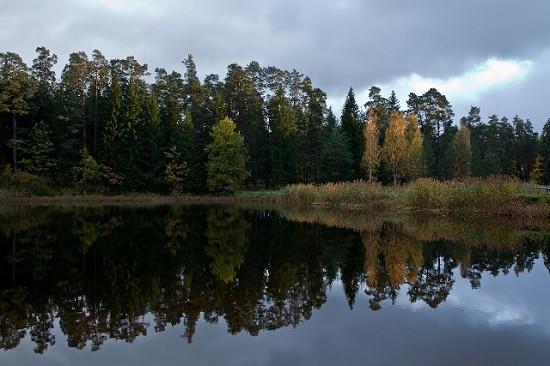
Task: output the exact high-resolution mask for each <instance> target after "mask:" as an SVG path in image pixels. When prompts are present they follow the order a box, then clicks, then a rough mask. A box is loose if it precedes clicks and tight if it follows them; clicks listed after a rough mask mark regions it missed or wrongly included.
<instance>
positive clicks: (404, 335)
mask: <svg viewBox="0 0 550 366" xmlns="http://www.w3.org/2000/svg"><path fill="white" fill-rule="evenodd" d="M547 226H548V225H547V223H544V222H542V223H540V222H529V223H525V222H518V221H513V222H511V221H507V220H496V221H495V220H491V221H486V220H483V219H479V218H478V219H469V220H468V219H453V220H451V219H444V218H429V217H415V216H409V215H393V216H392V215H388V216H380V215H371V214H368V213H364V212H359V211H331V210H325V209H310V210H306V209H302V210H300V209H287V210H282V209H273V208H268V209H266V208H258V207H233V206H160V207H82V208H54V207H36V208H28V207H27V208H25V207H19V208H12V209H7V208H4V209H2V210H1V211H0V263H1V265H0V280H1V281H0V348H1V349H2V351H1V352H0V365H56V366H57V365H79V366H85V365H98V364H101V365H153V364H158V365H182V364H189V365H224V366H226V365H298V364H299V365H365V364H369V365H414V364H416V365H420V364H421V365H441V364H445V365H461V366H463V365H496V364H498V365H520V364H521V365H547V364H548V362H549V360H550V347H548V345H549V344H550V312H549V309H550V273H549V268H550V234H549V233H550V230H548V227H547Z"/></svg>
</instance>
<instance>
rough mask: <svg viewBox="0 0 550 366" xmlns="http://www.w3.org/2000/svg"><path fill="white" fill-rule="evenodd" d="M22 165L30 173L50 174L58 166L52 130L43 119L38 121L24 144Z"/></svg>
mask: <svg viewBox="0 0 550 366" xmlns="http://www.w3.org/2000/svg"><path fill="white" fill-rule="evenodd" d="M22 150H23V159H22V160H21V167H22V168H23V169H24V170H26V171H28V172H29V173H32V174H36V175H40V176H50V175H51V174H52V172H53V171H54V170H55V168H56V166H57V162H56V159H55V155H54V154H55V150H54V145H53V142H52V139H51V132H50V130H49V128H48V126H47V125H46V123H44V122H43V121H40V122H38V123H36V124H35V125H34V126H33V127H32V129H31V131H30V134H29V138H28V140H27V141H25V143H24V145H23V149H22Z"/></svg>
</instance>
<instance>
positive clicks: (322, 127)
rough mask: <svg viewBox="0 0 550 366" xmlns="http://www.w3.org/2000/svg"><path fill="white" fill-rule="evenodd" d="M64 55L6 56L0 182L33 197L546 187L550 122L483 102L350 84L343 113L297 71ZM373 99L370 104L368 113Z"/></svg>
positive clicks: (0, 97)
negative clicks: (376, 186)
mask: <svg viewBox="0 0 550 366" xmlns="http://www.w3.org/2000/svg"><path fill="white" fill-rule="evenodd" d="M57 62H58V57H57V56H56V55H55V54H53V53H52V52H51V51H50V50H48V49H47V48H45V47H38V48H37V49H36V58H35V59H34V60H33V61H32V64H31V65H30V66H29V65H27V64H26V63H25V62H24V60H23V59H22V58H21V57H20V56H19V55H18V54H16V53H12V52H4V53H0V121H1V124H0V166H1V167H3V168H2V173H1V178H0V183H1V184H2V186H3V187H8V188H11V189H15V190H22V191H25V192H28V193H29V194H51V193H52V192H59V191H70V192H78V193H84V194H86V193H121V192H154V193H162V194H168V193H170V194H182V193H187V192H192V193H205V192H207V191H210V192H234V191H236V190H240V189H251V190H252V189H258V190H260V189H277V188H280V187H283V186H286V185H288V184H294V183H315V184H317V183H327V182H340V181H352V180H357V179H363V180H368V181H370V182H374V181H377V182H380V183H382V184H384V185H400V184H403V183H407V182H410V181H414V180H415V179H417V178H420V177H431V178H434V179H436V180H446V179H463V178H465V177H469V176H474V177H488V176H492V175H506V176H512V177H517V178H518V179H519V180H521V181H529V182H533V183H538V184H543V183H549V182H550V119H549V120H548V121H547V122H546V124H545V125H544V128H543V130H542V133H541V134H540V135H539V133H537V132H536V131H535V130H534V128H533V124H532V122H531V121H530V120H529V119H525V120H524V119H522V118H520V117H519V116H517V115H516V116H514V117H513V118H511V119H508V118H507V117H504V116H500V117H499V116H497V115H491V116H490V117H488V119H487V120H484V119H483V118H482V116H481V111H480V109H479V108H478V107H475V106H472V107H471V109H470V111H469V113H468V114H467V115H466V116H463V117H461V118H460V119H456V120H457V121H458V123H455V122H454V121H455V114H454V112H453V109H452V106H451V104H450V103H449V101H448V100H447V98H446V97H445V96H444V95H443V94H441V93H440V92H439V91H438V90H436V89H434V88H432V89H430V90H428V91H427V92H426V93H424V94H422V95H417V94H415V93H411V94H409V98H408V100H407V101H406V103H401V102H400V101H399V100H398V99H397V97H396V94H395V93H394V92H393V91H392V92H391V93H390V94H389V96H387V97H385V96H383V95H382V91H381V89H380V88H378V87H376V86H373V87H371V88H370V90H369V96H368V100H366V101H359V102H358V101H357V100H356V98H355V94H354V91H353V89H352V88H350V89H349V92H348V94H347V97H346V100H345V103H344V105H343V107H342V111H341V114H339V116H337V115H336V114H337V112H335V111H333V109H332V108H331V107H329V106H328V105H327V94H326V93H325V92H324V91H323V90H321V89H319V88H317V87H315V86H314V84H313V82H312V80H311V79H310V78H309V77H307V76H304V75H303V74H301V73H300V72H298V71H296V70H292V71H287V70H282V69H279V68H277V67H274V66H268V67H262V66H261V65H260V64H259V63H258V62H251V63H250V64H248V65H247V66H241V65H238V64H230V65H229V66H228V68H227V73H226V75H225V78H220V76H219V75H216V74H210V75H207V76H206V77H205V78H204V79H203V80H202V81H201V80H200V79H199V76H198V73H197V67H196V64H195V62H194V59H193V57H192V55H188V56H187V58H185V60H183V61H182V71H183V74H181V73H180V72H178V71H167V70H165V69H163V68H156V69H155V70H154V72H153V73H151V72H150V71H149V66H148V65H146V64H142V63H140V62H139V61H138V60H137V59H136V58H134V57H133V56H129V57H126V58H124V59H113V60H109V59H107V58H106V57H105V56H104V55H103V54H102V53H101V52H100V51H98V50H94V51H93V52H92V53H91V55H87V54H86V53H85V52H75V53H72V54H71V55H70V56H69V59H68V63H67V64H66V65H65V66H64V67H63V69H62V72H61V75H60V76H59V77H58V76H57V75H56V72H55V70H56V68H57ZM363 102H364V104H363Z"/></svg>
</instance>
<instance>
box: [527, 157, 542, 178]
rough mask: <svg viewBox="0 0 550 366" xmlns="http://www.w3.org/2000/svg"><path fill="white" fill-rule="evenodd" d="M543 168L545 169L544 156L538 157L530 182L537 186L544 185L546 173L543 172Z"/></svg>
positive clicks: (530, 175) (530, 174)
mask: <svg viewBox="0 0 550 366" xmlns="http://www.w3.org/2000/svg"><path fill="white" fill-rule="evenodd" d="M542 167H543V160H542V156H540V155H537V158H536V159H535V162H534V163H533V168H532V169H531V172H530V173H529V182H531V183H535V184H542V183H544V172H543V171H542Z"/></svg>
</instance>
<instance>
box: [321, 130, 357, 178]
mask: <svg viewBox="0 0 550 366" xmlns="http://www.w3.org/2000/svg"><path fill="white" fill-rule="evenodd" d="M320 174H321V177H320V178H321V181H323V182H339V181H345V180H349V179H351V177H353V155H352V154H351V151H350V148H349V141H348V138H347V136H346V135H345V134H344V133H343V132H342V131H340V129H339V128H336V129H334V130H332V131H331V132H330V135H329V136H328V137H327V139H326V140H325V141H324V142H323V146H322V149H321V172H320Z"/></svg>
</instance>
